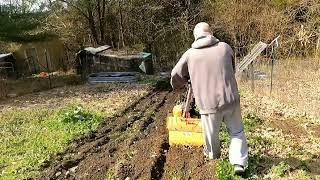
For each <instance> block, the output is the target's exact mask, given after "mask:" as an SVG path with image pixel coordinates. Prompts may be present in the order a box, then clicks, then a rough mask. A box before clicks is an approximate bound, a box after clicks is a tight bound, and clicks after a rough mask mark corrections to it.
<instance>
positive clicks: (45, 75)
mask: <svg viewBox="0 0 320 180" xmlns="http://www.w3.org/2000/svg"><path fill="white" fill-rule="evenodd" d="M39 76H40V77H42V78H44V77H48V76H49V73H47V72H41V73H40V74H39Z"/></svg>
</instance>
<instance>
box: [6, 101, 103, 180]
mask: <svg viewBox="0 0 320 180" xmlns="http://www.w3.org/2000/svg"><path fill="white" fill-rule="evenodd" d="M101 121H102V116H101V114H98V113H96V112H90V111H87V110H85V109H84V108H83V107H81V106H77V105H69V106H67V107H65V108H60V109H49V108H32V109H22V108H20V109H11V110H7V111H6V112H3V113H2V114H0V140H1V142H2V143H0V179H27V178H35V177H36V176H37V175H38V172H39V168H40V167H41V164H43V162H44V161H47V160H50V157H51V156H52V155H54V154H55V153H57V152H60V151H62V150H63V149H64V148H65V146H66V145H67V144H68V143H69V142H70V141H72V140H73V139H74V137H75V136H77V135H80V134H83V133H86V132H88V131H90V130H93V129H95V128H96V127H97V125H98V124H99V123H100V122H101Z"/></svg>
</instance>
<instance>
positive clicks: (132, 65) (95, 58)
mask: <svg viewBox="0 0 320 180" xmlns="http://www.w3.org/2000/svg"><path fill="white" fill-rule="evenodd" d="M77 72H78V73H79V74H89V73H98V72H143V73H146V74H152V73H153V62H152V54H151V53H146V52H129V51H126V50H114V49H111V47H110V46H108V45H105V46H101V47H98V48H92V47H89V48H85V49H84V50H82V51H79V52H78V53H77Z"/></svg>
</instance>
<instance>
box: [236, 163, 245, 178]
mask: <svg viewBox="0 0 320 180" xmlns="http://www.w3.org/2000/svg"><path fill="white" fill-rule="evenodd" d="M244 171H245V169H244V167H243V166H241V165H238V164H235V165H234V174H235V175H239V176H242V175H243V174H244Z"/></svg>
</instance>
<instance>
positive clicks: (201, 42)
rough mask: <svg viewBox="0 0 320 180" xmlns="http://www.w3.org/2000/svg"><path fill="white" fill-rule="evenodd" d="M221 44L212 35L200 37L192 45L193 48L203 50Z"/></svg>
mask: <svg viewBox="0 0 320 180" xmlns="http://www.w3.org/2000/svg"><path fill="white" fill-rule="evenodd" d="M218 42H219V39H217V38H216V37H214V36H212V35H210V34H204V35H203V36H200V37H198V38H197V39H196V40H195V41H194V42H193V44H192V48H195V49H201V48H205V47H209V46H213V45H215V44H217V43H218Z"/></svg>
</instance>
